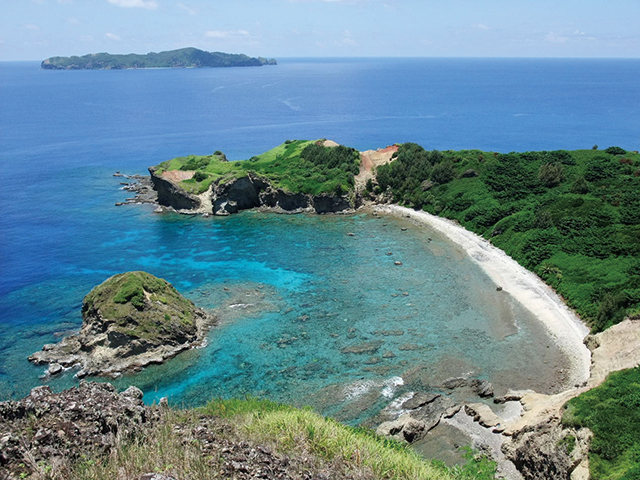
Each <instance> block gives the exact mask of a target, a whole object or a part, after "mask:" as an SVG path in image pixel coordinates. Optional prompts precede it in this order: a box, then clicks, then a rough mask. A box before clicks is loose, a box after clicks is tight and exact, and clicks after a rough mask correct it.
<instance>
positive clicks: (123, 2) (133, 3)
mask: <svg viewBox="0 0 640 480" xmlns="http://www.w3.org/2000/svg"><path fill="white" fill-rule="evenodd" d="M107 2H109V3H110V4H111V5H115V6H116V7H124V8H146V9H147V10H155V9H156V8H158V2H156V1H155V0H107Z"/></svg>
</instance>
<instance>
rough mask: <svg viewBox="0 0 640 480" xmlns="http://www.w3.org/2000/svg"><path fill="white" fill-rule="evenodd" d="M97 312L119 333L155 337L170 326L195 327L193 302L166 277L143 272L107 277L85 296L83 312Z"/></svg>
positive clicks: (168, 329) (159, 335) (167, 330)
mask: <svg viewBox="0 0 640 480" xmlns="http://www.w3.org/2000/svg"><path fill="white" fill-rule="evenodd" d="M98 311H99V312H100V316H101V318H104V319H105V320H107V321H109V322H113V323H114V324H115V328H116V329H117V330H118V331H121V332H122V333H124V334H126V335H128V336H132V337H136V338H147V339H156V338H161V337H162V336H163V335H165V334H166V333H168V332H171V331H173V330H179V329H184V328H185V327H186V328H187V330H189V331H191V330H195V323H194V319H195V315H194V311H195V306H194V305H193V303H191V302H190V301H189V300H187V299H186V298H184V297H183V296H182V295H180V294H179V293H178V291H177V290H176V289H175V288H174V287H173V286H172V285H171V284H170V283H168V282H167V281H166V280H163V279H161V278H157V277H154V276H153V275H151V274H149V273H146V272H127V273H122V274H119V275H114V276H113V277H111V278H109V279H107V280H106V281H105V282H103V283H102V284H100V285H98V286H97V287H95V288H94V289H93V290H91V292H89V293H88V294H87V296H86V297H85V298H84V302H83V306H82V312H83V315H85V314H87V313H89V312H91V313H95V312H98Z"/></svg>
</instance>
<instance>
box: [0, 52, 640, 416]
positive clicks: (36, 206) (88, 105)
mask: <svg viewBox="0 0 640 480" xmlns="http://www.w3.org/2000/svg"><path fill="white" fill-rule="evenodd" d="M639 73H640V62H638V61H637V60H619V61H618V60H561V59H557V60H524V59H520V60H518V59H502V60H501V59H484V60H480V59H338V60H336V59H333V60H332V59H320V60H318V59H315V60H305V59H283V61H282V62H280V65H278V67H273V68H256V69H202V70H200V69H185V70H169V69H166V70H140V71H62V72H49V71H42V70H40V69H39V68H38V64H37V63H36V62H25V63H15V64H14V63H10V64H0V132H1V134H0V164H1V167H2V168H1V169H0V178H1V179H2V185H3V201H2V204H1V205H0V209H1V210H0V400H3V399H8V398H17V397H20V396H23V395H25V394H26V393H28V391H29V389H30V388H32V387H33V386H35V385H38V384H40V383H42V382H43V381H44V380H43V379H40V378H39V377H40V376H41V375H42V373H43V368H42V367H36V366H33V365H30V364H29V363H28V362H27V360H26V358H27V356H28V355H29V354H31V353H32V352H34V351H36V350H39V349H40V348H41V347H42V345H43V344H44V343H50V342H53V341H57V340H58V339H59V338H60V336H61V335H63V334H66V333H69V332H71V331H73V330H75V329H77V328H78V327H79V326H80V323H81V317H80V305H81V302H82V298H83V296H84V295H85V294H86V293H87V292H88V291H89V290H90V289H91V288H92V287H93V286H95V285H97V284H99V283H100V282H102V281H104V280H105V279H106V278H108V277H109V276H110V275H113V274H115V273H119V272H123V271H128V270H147V271H149V272H150V273H153V274H155V275H158V276H160V277H163V278H166V279H167V280H169V281H170V282H172V283H173V284H174V285H175V286H176V287H177V288H178V289H179V290H180V291H181V292H183V293H184V294H185V295H187V296H188V297H190V298H191V299H193V300H194V301H195V302H196V303H198V304H199V305H201V306H203V307H206V308H215V309H218V310H219V315H220V316H221V318H222V322H221V325H220V327H218V328H216V329H215V330H214V331H212V332H211V336H210V340H209V345H208V346H207V347H206V348H203V349H199V350H193V351H190V352H187V353H185V354H183V355H180V356H178V357H177V358H175V359H173V360H172V361H170V362H167V363H166V364H165V365H162V366H156V367H152V368H148V369H146V370H145V371H144V372H142V373H140V374H137V375H132V376H126V377H123V378H121V379H119V380H118V382H117V383H118V386H119V387H122V388H123V387H125V386H127V385H128V384H130V383H133V384H137V385H139V386H140V387H141V388H143V390H144V391H145V400H146V401H148V402H153V401H155V400H157V399H158V398H160V397H161V396H169V398H170V399H171V401H172V402H175V403H178V404H179V403H184V404H190V405H195V404H200V403H202V402H204V401H206V400H207V399H209V398H211V397H212V396H217V395H220V396H238V395H240V396H241V395H245V394H254V395H264V396H268V397H270V398H273V399H276V400H281V401H287V402H294V403H298V404H311V405H314V406H316V408H318V409H319V410H321V411H322V412H324V413H328V414H331V415H335V416H336V417H339V418H341V419H343V420H346V421H349V422H358V421H360V420H363V419H365V418H367V417H368V416H371V415H373V414H375V413H376V411H377V410H378V409H379V408H381V407H383V406H385V405H386V404H387V403H388V402H389V401H391V399H392V398H393V397H394V396H397V395H401V394H402V393H403V392H404V391H407V390H432V389H436V388H437V385H438V384H439V383H440V382H441V380H442V379H444V378H447V377H450V376H454V375H460V374H469V375H474V376H478V377H481V378H486V379H489V380H491V381H492V382H493V383H494V384H495V385H496V387H497V389H501V388H502V389H504V388H506V386H511V387H515V388H518V387H525V386H528V387H533V388H536V389H539V390H542V391H546V390H552V389H554V388H558V379H559V378H561V374H560V375H558V374H559V373H560V372H559V370H560V369H562V368H563V361H562V359H561V358H560V357H559V356H558V352H557V351H555V350H554V349H553V346H552V345H549V347H550V348H546V346H547V344H548V339H547V337H546V336H545V334H544V332H543V331H541V329H540V328H539V326H538V325H537V323H536V322H535V321H534V319H532V318H531V317H530V315H529V314H527V313H526V312H523V311H521V310H520V309H519V308H518V306H517V305H513V304H511V303H510V302H509V298H508V297H507V296H506V295H505V294H498V293H497V292H496V291H495V285H493V284H491V282H490V281H489V280H488V279H487V278H486V277H485V276H484V275H483V274H482V272H480V271H478V270H477V268H475V267H474V266H473V265H472V264H470V262H469V261H468V260H466V259H465V258H464V256H463V255H461V254H460V253H459V252H457V251H456V250H455V248H453V247H452V246H450V245H448V244H446V243H445V242H444V241H442V240H441V239H439V238H438V237H436V236H434V235H433V234H431V233H429V232H424V231H421V230H420V229H418V228H416V227H415V226H413V225H410V224H405V223H404V221H403V220H398V219H382V220H380V219H376V218H374V217H372V216H369V215H365V214H358V215H355V216H348V217H330V216H327V217H316V216H303V215H301V216H277V215H264V214H259V213H254V212H248V213H244V214H242V215H238V216H233V217H230V218H222V219H221V218H208V219H204V218H192V217H180V216H177V215H157V214H154V213H153V212H152V209H151V208H148V207H135V206H127V207H119V208H116V207H114V203H116V202H119V201H122V200H123V199H124V198H125V197H126V196H127V194H126V193H125V192H122V191H120V190H119V188H120V185H119V182H120V180H121V179H119V178H114V177H112V176H111V174H112V173H113V172H114V171H116V170H120V171H123V172H125V173H144V172H145V169H146V167H147V166H149V165H154V164H157V163H159V162H161V161H163V160H166V159H169V158H172V157H174V156H178V155H185V154H207V153H211V152H212V151H215V150H222V151H224V152H225V153H226V154H227V155H228V157H229V158H231V159H246V158H249V157H251V156H252V155H256V154H259V153H262V152H264V151H266V150H268V149H270V148H272V147H274V146H275V145H277V144H279V143H281V142H283V141H284V140H286V139H289V138H306V139H314V138H321V137H327V138H331V139H333V140H336V141H338V142H340V143H343V144H346V145H349V146H353V147H355V148H358V149H360V150H366V149H371V148H378V147H384V146H386V145H388V144H391V143H394V142H405V141H412V142H417V143H419V144H421V145H423V146H425V148H428V149H432V148H438V149H450V148H451V149H460V148H480V149H486V150H492V151H503V152H508V151H512V150H518V151H526V150H534V149H546V150H553V149H558V148H567V149H573V148H591V146H592V145H593V144H594V143H597V144H599V145H600V146H601V147H602V148H605V147H607V146H610V145H620V146H622V147H623V148H627V149H637V148H638V138H640V135H639V133H640V130H639V127H638V125H640V121H638V120H640V109H638V105H640V91H639V90H638V89H637V81H636V79H637V78H638V74H639ZM402 227H407V228H408V230H407V231H402V230H401V228H402ZM349 232H351V233H354V234H355V235H354V236H353V237H351V236H348V235H347V234H348V233H349ZM429 235H432V236H433V238H434V241H433V242H431V243H430V242H428V240H427V238H428V236H429ZM389 251H391V252H393V255H391V256H388V255H386V254H387V253H388V252H389ZM395 260H400V261H402V262H403V265H402V266H401V267H396V266H394V265H393V261H395ZM225 289H226V290H225ZM405 293H406V294H407V295H405ZM358 346H359V347H360V348H361V349H362V348H365V347H367V348H365V350H367V349H368V351H367V352H365V353H361V354H358V353H350V351H349V350H345V349H349V348H353V347H358ZM75 383H76V380H75V379H74V378H73V376H72V374H71V373H69V374H67V375H65V376H64V377H62V378H60V379H56V380H55V381H52V382H51V384H52V386H53V387H55V388H58V389H59V388H63V387H67V386H70V385H74V384H75Z"/></svg>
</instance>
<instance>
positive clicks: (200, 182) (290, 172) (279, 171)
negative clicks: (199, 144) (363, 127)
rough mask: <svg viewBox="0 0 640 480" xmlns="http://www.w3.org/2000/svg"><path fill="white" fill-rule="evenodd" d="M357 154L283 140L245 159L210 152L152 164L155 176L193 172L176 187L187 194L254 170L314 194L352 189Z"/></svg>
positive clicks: (289, 189) (285, 187) (277, 182)
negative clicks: (174, 171)
mask: <svg viewBox="0 0 640 480" xmlns="http://www.w3.org/2000/svg"><path fill="white" fill-rule="evenodd" d="M359 165H360V155H359V153H358V152H357V151H356V150H355V149H353V148H349V147H344V146H337V147H324V146H322V141H317V142H315V141H307V140H287V141H286V142H285V143H283V144H282V145H279V146H277V147H275V148H273V149H271V150H269V151H268V152H265V153H263V154H261V155H258V156H255V157H251V158H250V159H249V160H240V161H235V162H228V161H226V158H225V157H224V155H223V154H222V152H215V153H214V154H213V155H205V156H196V155H190V156H187V157H178V158H174V159H172V160H168V161H166V162H162V163H161V164H159V165H158V166H156V167H155V171H156V173H157V174H158V175H161V174H162V172H164V171H166V170H182V171H195V173H194V175H193V178H190V179H188V180H183V181H181V182H180V186H181V187H182V188H183V189H184V190H186V191H187V192H190V193H195V194H199V193H203V192H205V191H206V190H207V189H208V188H209V186H210V185H211V183H213V182H225V181H227V180H233V179H236V178H241V177H245V176H246V175H247V174H249V173H254V174H256V175H259V176H261V177H264V178H266V179H267V180H269V181H270V183H271V184H272V185H273V186H274V187H276V188H281V189H283V190H284V191H287V192H295V193H298V192H299V193H306V194H311V195H318V194H321V193H337V194H342V193H346V192H349V191H352V190H353V185H354V180H353V177H354V175H356V174H357V173H358V169H359Z"/></svg>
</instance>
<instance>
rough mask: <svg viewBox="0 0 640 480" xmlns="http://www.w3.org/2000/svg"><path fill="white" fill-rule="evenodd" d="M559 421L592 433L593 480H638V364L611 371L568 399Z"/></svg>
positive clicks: (639, 474)
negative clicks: (591, 387) (599, 383)
mask: <svg viewBox="0 0 640 480" xmlns="http://www.w3.org/2000/svg"><path fill="white" fill-rule="evenodd" d="M562 423H563V424H565V425H567V426H571V427H587V428H589V429H590V430H591V431H592V432H593V434H594V437H593V441H592V443H591V448H590V451H589V469H590V474H591V478H592V479H593V480H638V479H640V366H639V367H636V368H632V369H630V370H623V371H620V372H615V373H612V374H611V375H609V377H608V378H607V380H606V381H605V382H604V383H603V384H602V385H600V386H599V387H597V388H594V389H593V390H589V391H588V392H585V393H583V394H582V395H580V396H579V397H576V398H574V399H572V400H570V401H569V402H568V403H567V406H566V411H565V413H564V415H563V418H562Z"/></svg>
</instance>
